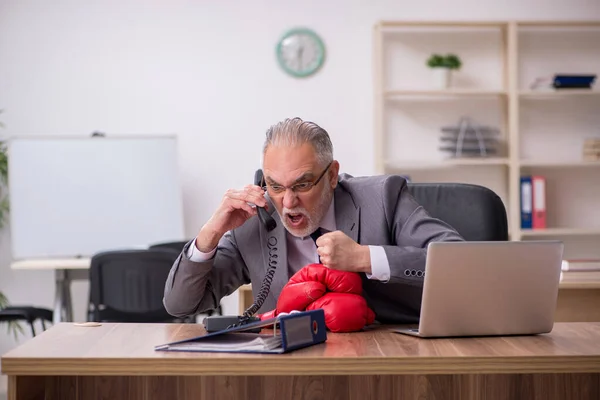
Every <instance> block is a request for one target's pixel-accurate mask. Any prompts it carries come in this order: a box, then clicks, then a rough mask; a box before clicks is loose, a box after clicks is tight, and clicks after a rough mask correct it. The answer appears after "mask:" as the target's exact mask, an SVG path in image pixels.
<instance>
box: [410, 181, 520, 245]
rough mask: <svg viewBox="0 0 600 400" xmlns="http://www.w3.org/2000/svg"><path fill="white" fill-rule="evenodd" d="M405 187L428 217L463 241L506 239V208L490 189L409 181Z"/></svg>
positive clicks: (456, 184)
mask: <svg viewBox="0 0 600 400" xmlns="http://www.w3.org/2000/svg"><path fill="white" fill-rule="evenodd" d="M408 189H409V192H410V193H411V194H412V195H413V197H414V198H415V200H416V201H417V202H418V203H419V204H421V205H422V206H423V207H424V208H425V210H427V212H428V213H429V214H430V215H431V216H432V217H435V218H438V219H440V220H442V221H444V222H446V223H448V224H450V225H451V226H452V227H453V228H454V229H456V230H457V231H458V233H460V235H461V236H462V237H463V238H464V239H465V240H468V241H503V240H508V221H507V216H506V208H505V207H504V203H503V202H502V200H501V199H500V197H499V196H498V195H497V194H496V193H494V191H492V190H491V189H488V188H486V187H484V186H479V185H473V184H466V183H409V184H408Z"/></svg>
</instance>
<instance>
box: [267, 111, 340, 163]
mask: <svg viewBox="0 0 600 400" xmlns="http://www.w3.org/2000/svg"><path fill="white" fill-rule="evenodd" d="M304 143H310V144H312V146H313V147H314V149H315V153H316V154H317V160H319V163H320V164H322V165H326V164H328V163H330V162H331V161H333V145H332V144H331V140H330V139H329V134H328V133H327V131H326V130H325V129H323V128H321V127H320V126H319V125H317V124H315V123H314V122H310V121H303V120H302V119H301V118H298V117H296V118H287V119H285V120H283V121H281V122H278V123H277V124H275V125H273V126H271V127H270V128H269V129H267V134H266V139H265V144H264V146H263V157H264V155H265V152H266V151H267V148H268V147H269V146H291V147H295V146H301V145H302V144H304Z"/></svg>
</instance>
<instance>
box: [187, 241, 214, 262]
mask: <svg viewBox="0 0 600 400" xmlns="http://www.w3.org/2000/svg"><path fill="white" fill-rule="evenodd" d="M216 252H217V248H216V247H215V248H214V249H212V250H211V251H210V252H208V253H203V252H201V251H200V250H198V248H197V247H196V239H194V241H193V242H192V244H190V247H188V250H187V256H188V258H189V259H190V261H193V262H203V261H208V260H210V259H211V258H213V257H214V256H215V253H216Z"/></svg>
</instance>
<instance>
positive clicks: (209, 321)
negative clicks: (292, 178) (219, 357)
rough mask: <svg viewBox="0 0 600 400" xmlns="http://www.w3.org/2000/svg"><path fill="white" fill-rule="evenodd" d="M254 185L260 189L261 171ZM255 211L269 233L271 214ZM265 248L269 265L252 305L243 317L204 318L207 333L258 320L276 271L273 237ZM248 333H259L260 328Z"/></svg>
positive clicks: (273, 224)
mask: <svg viewBox="0 0 600 400" xmlns="http://www.w3.org/2000/svg"><path fill="white" fill-rule="evenodd" d="M254 184H255V185H257V186H261V187H262V186H263V184H264V176H263V172H262V170H261V169H259V170H257V171H256V173H255V174H254ZM256 209H257V211H258V219H259V220H260V222H261V223H262V224H263V226H264V227H265V229H266V230H267V232H271V231H272V230H273V229H275V227H276V226H277V222H276V221H275V219H274V218H273V217H272V216H271V214H269V212H268V211H267V210H265V209H264V208H263V207H258V206H256ZM267 248H268V250H269V261H268V262H269V265H268V268H267V273H266V274H265V277H264V279H263V281H262V284H261V286H260V290H259V291H258V294H257V295H256V300H255V301H254V303H253V304H252V305H251V306H250V307H248V309H246V310H245V311H244V314H243V315H240V316H228V315H219V316H214V317H206V318H204V321H203V324H204V328H205V329H206V331H207V332H216V331H220V330H223V329H228V328H232V327H235V326H239V325H243V324H247V323H250V322H255V321H258V320H259V319H258V318H257V317H255V316H254V314H256V312H257V311H258V310H259V309H260V307H262V305H263V303H264V302H265V300H266V299H267V296H268V295H269V291H270V290H271V282H272V281H273V276H274V275H275V270H276V269H277V254H278V251H277V238H276V237H275V236H274V235H270V236H269V237H268V238H267ZM249 332H260V328H258V329H257V330H255V331H249Z"/></svg>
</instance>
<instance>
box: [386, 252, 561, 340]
mask: <svg viewBox="0 0 600 400" xmlns="http://www.w3.org/2000/svg"><path fill="white" fill-rule="evenodd" d="M562 257H563V243H562V242H561V241H554V240H541V241H520V242H516V241H515V242H509V241H507V242H432V243H430V244H429V246H428V248H427V261H426V264H425V281H424V287H423V297H422V304H421V314H420V319H419V327H418V329H394V332H398V333H403V334H408V335H414V336H418V337H423V338H433V337H467V336H504V335H533V334H541V333H548V332H550V331H551V330H552V328H553V326H554V313H555V310H556V301H557V297H558V285H559V283H560V272H561V264H562Z"/></svg>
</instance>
